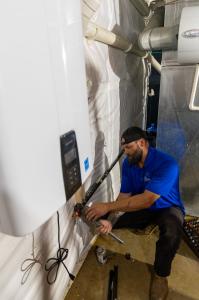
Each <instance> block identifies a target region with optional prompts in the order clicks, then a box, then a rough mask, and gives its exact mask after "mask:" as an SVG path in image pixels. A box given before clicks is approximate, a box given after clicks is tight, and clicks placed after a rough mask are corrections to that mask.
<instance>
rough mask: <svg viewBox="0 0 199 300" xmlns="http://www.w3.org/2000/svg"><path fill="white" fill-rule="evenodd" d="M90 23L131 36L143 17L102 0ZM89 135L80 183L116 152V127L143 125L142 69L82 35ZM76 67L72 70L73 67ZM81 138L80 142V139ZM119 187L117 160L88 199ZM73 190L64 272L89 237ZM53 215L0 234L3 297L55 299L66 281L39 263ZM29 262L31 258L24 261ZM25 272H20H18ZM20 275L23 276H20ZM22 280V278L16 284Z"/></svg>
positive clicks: (64, 228) (64, 226)
mask: <svg viewBox="0 0 199 300" xmlns="http://www.w3.org/2000/svg"><path fill="white" fill-rule="evenodd" d="M91 20H92V22H95V23H96V24H98V25H101V26H103V27H105V28H107V29H109V30H112V31H114V32H115V33H119V34H121V35H123V36H124V37H127V38H128V39H129V40H132V41H134V40H135V38H136V36H137V34H138V33H139V32H140V31H141V30H142V29H143V27H144V22H143V20H142V18H141V17H140V16H139V14H138V13H137V11H136V10H135V9H134V8H133V6H132V4H131V3H130V1H119V0H109V1H107V0H104V1H101V4H100V7H99V9H98V10H97V11H96V13H95V14H94V15H93V16H92V19H91ZM84 43H85V56H86V72H87V86H88V102H89V115H90V134H91V141H92V153H93V160H94V171H93V173H92V176H91V177H90V179H89V180H88V182H87V184H86V186H87V187H88V186H89V185H90V183H92V182H94V181H95V180H96V179H97V178H98V177H99V176H100V175H102V173H103V172H104V171H105V169H106V168H107V167H108V166H109V165H110V163H111V162H112V161H113V160H114V159H115V157H116V156H117V154H118V151H119V140H120V134H121V132H122V131H123V130H124V129H125V128H127V127H128V126H130V125H139V126H142V125H143V126H144V125H145V104H146V99H145V98H146V86H147V76H146V71H147V69H148V67H147V65H146V64H145V62H144V61H143V60H142V59H140V58H138V57H136V56H134V55H133V54H128V55H127V54H125V53H123V52H122V51H120V50H117V49H114V48H110V47H108V46H106V45H103V44H100V43H98V42H94V41H88V40H85V41H84ZM77 72H78V70H77ZM85 142H86V141H85ZM119 188H120V168H119V164H117V166H115V167H114V170H113V171H112V172H111V174H110V175H109V177H108V178H107V180H105V181H104V183H103V184H102V186H101V187H100V188H99V190H98V191H97V192H96V193H95V194H94V196H93V198H92V201H95V200H101V201H111V200H114V199H115V198H116V197H117V195H118V193H119ZM75 199H76V195H75V196H74V197H73V199H71V200H70V201H69V202H67V203H66V205H65V206H64V207H63V208H62V209H60V229H61V245H62V246H64V247H66V248H68V249H69V255H68V257H67V259H66V260H65V264H66V265H67V267H68V269H69V271H70V272H71V273H73V274H75V273H77V271H78V269H79V267H80V265H81V263H82V261H83V259H84V257H85V255H86V253H87V251H88V249H89V243H90V241H91V239H92V237H93V234H92V233H91V231H90V229H89V227H88V226H87V225H86V224H85V223H83V222H82V221H81V220H80V221H79V222H77V223H75V222H74V221H72V212H73V206H74V202H75ZM57 247H58V242H57V217H56V214H55V215H54V216H53V217H52V218H51V219H50V220H49V221H48V222H47V223H46V224H44V225H43V226H42V227H41V228H39V229H38V230H36V231H35V232H34V233H33V234H30V235H28V236H26V237H24V238H14V237H10V236H6V235H3V234H1V235H0V254H1V261H0V270H1V277H0V298H1V299H4V300H11V299H12V300H13V299H15V300H21V299H26V300H31V299H37V300H44V299H49V300H50V299H53V300H56V299H57V300H58V299H59V300H60V299H63V298H64V295H65V294H66V292H67V289H68V287H69V286H70V284H71V281H70V280H69V278H68V274H67V273H66V271H65V269H64V267H63V266H62V265H61V266H60V268H59V272H58V277H57V280H56V282H55V283H54V284H53V285H51V286H49V285H48V284H47V283H46V272H45V270H44V265H45V262H46V260H47V259H48V258H49V257H56V252H57ZM35 256H37V258H38V260H39V262H38V263H36V264H34V265H33V266H32V269H31V270H30V273H29V276H28V277H27V278H26V276H27V275H28V274H27V273H26V274H25V275H24V272H22V271H21V266H22V264H23V262H24V260H25V259H29V258H30V259H32V258H33V257H35ZM28 262H31V261H28ZM24 276H25V277H24ZM25 279H26V280H25ZM22 281H25V282H24V283H23V284H22Z"/></svg>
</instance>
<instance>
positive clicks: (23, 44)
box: [0, 0, 92, 235]
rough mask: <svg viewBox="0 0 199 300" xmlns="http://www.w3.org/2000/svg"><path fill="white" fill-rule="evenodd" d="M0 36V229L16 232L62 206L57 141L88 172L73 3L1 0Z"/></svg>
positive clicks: (82, 72)
mask: <svg viewBox="0 0 199 300" xmlns="http://www.w3.org/2000/svg"><path fill="white" fill-rule="evenodd" d="M0 36H1V47H0V229H1V231H3V232H5V233H8V234H13V235H24V234H27V233H30V232H32V231H33V230H35V229H36V228H37V227H39V226H40V225H41V224H42V223H44V222H45V221H46V220H47V219H48V218H49V217H50V216H51V215H52V214H53V213H54V212H55V211H56V210H57V209H58V208H59V207H61V206H62V205H63V204H64V203H65V201H66V194H65V190H64V180H63V174H62V163H63V159H62V161H61V150H60V137H61V136H62V137H63V135H64V134H66V133H68V132H70V131H71V130H73V131H74V132H75V136H76V141H77V147H78V153H79V162H80V169H81V179H82V182H84V181H85V179H86V178H87V177H88V175H89V174H90V172H91V169H92V160H91V148H90V135H89V119H88V104H87V96H86V77H85V64H84V53H83V42H82V40H83V36H82V23H81V10H80V1H79V0H73V1H71V0H65V1H61V0H48V1H45V0H34V1H33V0H31V1H26V0H18V1H15V0H10V1H3V2H1V5H0ZM73 136H74V135H73ZM63 154H64V153H63ZM75 155H77V152H73V151H70V152H68V156H67V155H65V162H66V163H70V161H71V160H72V159H73V158H74V157H75ZM74 172H76V171H74ZM75 174H76V173H75ZM65 185H66V184H65Z"/></svg>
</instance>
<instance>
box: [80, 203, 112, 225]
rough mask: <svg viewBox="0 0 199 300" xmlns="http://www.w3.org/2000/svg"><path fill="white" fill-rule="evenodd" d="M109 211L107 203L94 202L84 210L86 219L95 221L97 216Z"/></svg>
mask: <svg viewBox="0 0 199 300" xmlns="http://www.w3.org/2000/svg"><path fill="white" fill-rule="evenodd" d="M108 212H109V209H108V203H94V204H93V205H92V206H91V207H89V208H88V209H87V210H86V213H85V214H86V219H87V220H88V221H95V220H97V219H98V218H99V217H101V216H104V215H105V214H107V213H108Z"/></svg>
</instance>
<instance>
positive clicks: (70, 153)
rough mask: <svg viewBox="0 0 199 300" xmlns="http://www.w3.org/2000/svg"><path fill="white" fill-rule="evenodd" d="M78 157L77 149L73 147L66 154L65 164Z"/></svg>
mask: <svg viewBox="0 0 199 300" xmlns="http://www.w3.org/2000/svg"><path fill="white" fill-rule="evenodd" d="M75 158H76V150H75V149H74V148H73V149H71V150H69V151H68V152H66V153H65V154H64V162H65V164H66V165H67V164H69V163H70V162H72V161H73V160H74V159H75Z"/></svg>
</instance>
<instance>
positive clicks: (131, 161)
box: [127, 148, 143, 166]
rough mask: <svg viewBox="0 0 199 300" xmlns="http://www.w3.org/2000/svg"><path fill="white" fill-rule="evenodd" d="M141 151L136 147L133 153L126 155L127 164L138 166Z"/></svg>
mask: <svg viewBox="0 0 199 300" xmlns="http://www.w3.org/2000/svg"><path fill="white" fill-rule="evenodd" d="M142 153H143V150H142V149H140V148H138V149H137V150H136V151H135V153H134V154H133V155H127V158H128V162H129V164H130V165H136V166H138V164H139V162H141V160H142Z"/></svg>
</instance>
